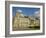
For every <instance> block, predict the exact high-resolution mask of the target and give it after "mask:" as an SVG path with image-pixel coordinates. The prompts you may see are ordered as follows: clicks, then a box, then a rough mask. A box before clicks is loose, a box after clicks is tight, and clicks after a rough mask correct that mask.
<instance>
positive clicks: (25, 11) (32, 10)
mask: <svg viewBox="0 0 46 38" xmlns="http://www.w3.org/2000/svg"><path fill="white" fill-rule="evenodd" d="M17 11H18V12H21V13H22V14H24V15H27V16H32V15H35V14H37V13H39V11H40V8H27V7H12V13H13V16H15V15H16V12H17Z"/></svg>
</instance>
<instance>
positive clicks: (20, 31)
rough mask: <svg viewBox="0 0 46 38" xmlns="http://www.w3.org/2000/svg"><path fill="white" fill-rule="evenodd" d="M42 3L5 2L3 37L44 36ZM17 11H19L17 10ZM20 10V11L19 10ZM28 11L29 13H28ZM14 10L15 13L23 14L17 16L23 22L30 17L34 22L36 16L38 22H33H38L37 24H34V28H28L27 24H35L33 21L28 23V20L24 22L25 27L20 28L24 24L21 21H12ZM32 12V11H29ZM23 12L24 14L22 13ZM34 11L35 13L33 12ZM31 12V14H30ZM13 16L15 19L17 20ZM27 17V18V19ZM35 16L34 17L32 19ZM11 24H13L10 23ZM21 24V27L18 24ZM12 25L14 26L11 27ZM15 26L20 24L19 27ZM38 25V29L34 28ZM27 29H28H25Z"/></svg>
mask: <svg viewBox="0 0 46 38" xmlns="http://www.w3.org/2000/svg"><path fill="white" fill-rule="evenodd" d="M44 7H45V6H44V3H36V2H19V1H5V36H6V37H18V36H32V35H44V34H45V29H44V28H45V25H44V17H45V16H44V15H45V14H44V13H45V12H44V9H45V8H44ZM18 9H19V10H18ZM20 9H21V10H20ZM29 9H30V11H29ZM16 10H17V12H22V11H23V12H22V13H25V14H24V15H25V16H24V15H23V14H21V15H19V14H17V15H18V16H20V17H23V18H20V19H23V20H26V21H27V20H28V18H29V17H30V15H32V16H31V18H32V17H33V18H32V19H33V20H34V19H35V20H36V16H38V18H37V19H38V20H36V21H35V22H37V21H39V22H38V24H35V26H33V29H32V26H31V27H30V26H29V25H28V24H29V23H31V25H32V23H35V22H34V21H33V22H32V21H31V22H28V21H30V20H31V19H30V20H28V21H27V24H26V21H24V23H25V24H26V25H24V26H22V25H23V24H24V23H22V22H21V21H23V20H21V21H18V22H19V23H18V22H17V23H16V20H14V21H13V17H14V16H15V15H16V14H15V13H16ZM31 10H32V11H31ZM24 11H25V12H24ZM35 11H36V12H35ZM30 12H31V13H30ZM36 14H37V15H36ZM17 15H16V16H15V19H17V18H19V17H17ZM27 16H28V17H27ZM34 16H35V17H34ZM12 22H13V23H12ZM20 23H22V25H21V24H20ZM13 24H14V25H13ZM16 24H18V25H19V24H20V25H21V26H20V25H19V27H18V26H17V25H16ZM37 25H38V27H36V26H37ZM27 27H29V28H27Z"/></svg>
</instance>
